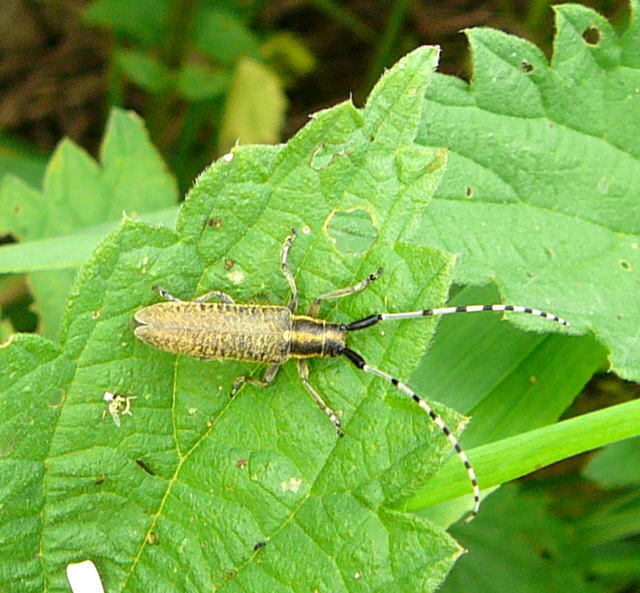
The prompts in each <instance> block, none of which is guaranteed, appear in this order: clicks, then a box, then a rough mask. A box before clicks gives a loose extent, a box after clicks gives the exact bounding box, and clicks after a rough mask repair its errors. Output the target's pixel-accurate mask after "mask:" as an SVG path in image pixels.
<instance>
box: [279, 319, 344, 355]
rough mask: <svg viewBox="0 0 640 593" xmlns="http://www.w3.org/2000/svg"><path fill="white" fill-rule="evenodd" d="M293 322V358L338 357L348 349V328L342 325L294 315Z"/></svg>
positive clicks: (291, 353)
mask: <svg viewBox="0 0 640 593" xmlns="http://www.w3.org/2000/svg"><path fill="white" fill-rule="evenodd" d="M291 321H292V324H291V330H292V331H291V350H290V356H292V357H293V358H312V357H314V356H338V355H340V354H341V353H342V352H343V350H344V349H345V348H346V347H347V328H346V327H345V326H344V325H343V324H341V323H331V322H329V321H326V320H324V319H314V318H313V317H308V316H306V315H292V317H291Z"/></svg>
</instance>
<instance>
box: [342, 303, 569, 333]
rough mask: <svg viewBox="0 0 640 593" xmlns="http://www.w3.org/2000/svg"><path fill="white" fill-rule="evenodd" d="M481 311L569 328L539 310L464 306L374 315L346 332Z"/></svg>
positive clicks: (511, 306) (518, 307) (498, 306)
mask: <svg viewBox="0 0 640 593" xmlns="http://www.w3.org/2000/svg"><path fill="white" fill-rule="evenodd" d="M481 311H514V312H515V313H527V314H528V315H535V316H536V317H542V318H544V319H549V320H551V321H555V322H556V323H560V324H561V325H564V326H569V325H570V324H569V322H568V321H567V320H566V319H563V318H562V317H558V316H557V315H554V314H553V313H547V312H545V311H541V310H540V309H532V308H531V307H521V306H520V305H502V304H496V305H466V306H464V307H440V308H439V309H419V310H418V311H405V312H404V313H375V314H374V315H369V316H368V317H365V318H364V319H360V320H358V321H354V322H353V323H350V324H348V325H347V330H349V331H353V330H358V329H365V328H367V327H371V326H372V325H375V324H376V323H378V322H380V321H394V320H395V321H398V320H400V319H415V318H416V317H432V316H435V315H451V314H452V313H479V312H481Z"/></svg>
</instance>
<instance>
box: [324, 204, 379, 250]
mask: <svg viewBox="0 0 640 593" xmlns="http://www.w3.org/2000/svg"><path fill="white" fill-rule="evenodd" d="M325 229H326V232H327V234H328V235H329V238H330V239H331V240H332V241H333V243H334V244H335V246H336V248H337V249H338V250H339V251H342V252H345V253H362V252H364V251H366V250H367V249H369V247H371V245H373V243H374V242H375V240H376V239H377V238H378V229H376V227H375V226H374V224H373V221H372V220H371V215H370V214H369V212H367V211H366V210H363V209H362V208H354V209H353V210H347V211H343V210H336V211H333V212H332V213H331V214H330V215H329V218H328V219H327V222H326V223H325Z"/></svg>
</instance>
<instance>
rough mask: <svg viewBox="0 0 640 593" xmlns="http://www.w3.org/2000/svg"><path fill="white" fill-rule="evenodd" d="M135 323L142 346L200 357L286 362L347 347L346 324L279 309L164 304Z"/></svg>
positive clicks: (142, 313)
mask: <svg viewBox="0 0 640 593" xmlns="http://www.w3.org/2000/svg"><path fill="white" fill-rule="evenodd" d="M135 320H136V323H137V324H138V325H137V327H136V329H135V335H136V336H137V337H138V338H139V339H140V340H142V341H143V342H146V343H147V344H150V345H151V346H154V347H156V348H160V349H161V350H167V351H168V352H174V353H176V354H185V355H187V356H195V357H196V358H202V359H212V358H219V359H232V360H244V361H249V362H250V361H254V362H269V363H273V364H284V363H285V362H286V361H287V360H289V358H309V357H311V356H338V355H339V354H341V353H342V350H344V348H346V339H347V329H346V327H345V326H344V325H342V324H339V323H330V322H328V321H325V320H324V319H313V318H312V317H307V316H305V315H294V314H293V313H291V311H290V310H289V309H288V308H287V307H280V306H271V305H266V306H261V305H236V304H230V303H203V302H171V301H165V302H162V303H156V304H155V305H151V306H149V307H145V308H144V309H141V310H140V311H138V313H136V316H135Z"/></svg>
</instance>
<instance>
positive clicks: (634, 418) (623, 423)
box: [400, 399, 640, 511]
mask: <svg viewBox="0 0 640 593" xmlns="http://www.w3.org/2000/svg"><path fill="white" fill-rule="evenodd" d="M639 434H640V399H638V400H633V401H630V402H626V403H624V404H620V405H617V406H611V407H610V408H606V409H604V410H598V411H597V412H592V413H590V414H585V415H583V416H578V417H577V418H571V419H570V420H565V421H563V422H558V423H557V424H553V425H551V426H545V427H543V428H538V429H536V430H531V431H529V432H525V433H522V434H519V435H516V436H514V437H509V438H506V439H502V440H499V441H495V442H493V443H490V444H488V445H483V446H481V447H476V448H475V449H471V450H470V451H468V454H469V458H470V459H471V462H472V463H473V465H474V468H475V470H476V472H477V474H478V482H479V483H480V487H481V488H491V487H493V486H499V485H500V484H503V483H504V482H508V481H509V480H515V479H516V478H520V477H522V476H526V475H527V474H529V473H531V472H533V471H536V470H538V469H540V468H542V467H545V466H547V465H549V464H551V463H555V462H556V461H560V460H562V459H566V458H567V457H571V456H573V455H578V454H579V453H584V452H585V451H590V450H591V449H595V448H597V447H602V446H603V445H607V444H608V443H613V442H616V441H620V440H623V439H626V438H630V437H633V436H637V435H639ZM468 492H469V479H468V477H467V473H466V471H465V469H464V467H462V464H461V463H460V459H459V458H458V457H457V456H456V455H453V456H451V457H450V458H449V459H447V461H446V462H445V463H444V464H443V466H442V468H441V470H440V471H439V472H438V473H437V474H436V475H435V476H434V477H433V478H432V479H431V480H429V482H428V483H427V484H426V485H425V487H424V488H423V490H421V491H420V492H418V493H416V494H415V495H414V496H412V497H411V498H409V499H408V500H406V501H405V502H404V503H402V504H401V505H400V507H401V509H402V510H405V511H414V510H417V509H421V508H425V507H429V506H432V505H435V504H438V503H441V502H444V501H445V500H450V499H452V498H457V497H458V496H462V495H464V494H467V493H468Z"/></svg>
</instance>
